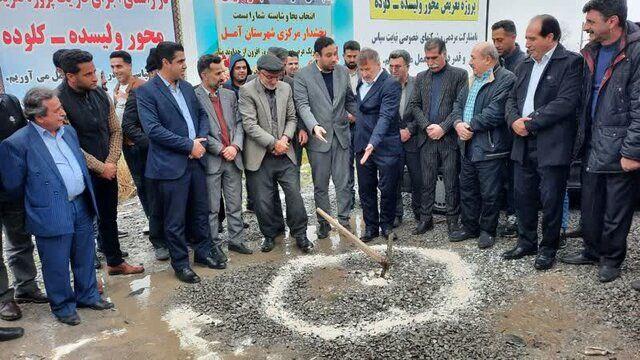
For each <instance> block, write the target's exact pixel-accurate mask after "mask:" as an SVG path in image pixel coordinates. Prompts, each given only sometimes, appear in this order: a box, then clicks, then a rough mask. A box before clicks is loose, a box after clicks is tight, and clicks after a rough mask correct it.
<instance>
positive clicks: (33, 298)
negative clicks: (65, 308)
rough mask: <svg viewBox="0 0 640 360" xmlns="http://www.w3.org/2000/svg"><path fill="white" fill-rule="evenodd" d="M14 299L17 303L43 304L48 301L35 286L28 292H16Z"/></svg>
mask: <svg viewBox="0 0 640 360" xmlns="http://www.w3.org/2000/svg"><path fill="white" fill-rule="evenodd" d="M14 299H15V300H16V302H18V304H24V303H34V304H44V303H48V302H49V299H48V298H47V297H46V296H45V295H44V294H43V293H42V291H41V290H40V289H38V288H36V289H35V290H34V291H33V292H30V293H28V294H16V295H15V296H14Z"/></svg>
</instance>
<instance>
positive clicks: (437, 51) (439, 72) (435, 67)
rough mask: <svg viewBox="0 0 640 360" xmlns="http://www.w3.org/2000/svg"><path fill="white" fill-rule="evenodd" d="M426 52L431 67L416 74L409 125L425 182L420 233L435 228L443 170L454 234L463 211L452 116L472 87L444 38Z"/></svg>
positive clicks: (429, 42) (434, 41)
mask: <svg viewBox="0 0 640 360" xmlns="http://www.w3.org/2000/svg"><path fill="white" fill-rule="evenodd" d="M424 52H425V58H426V61H427V65H428V66H429V70H426V71H423V72H421V73H419V74H418V76H417V77H416V84H415V88H414V91H413V96H412V98H411V102H410V107H411V111H412V114H413V121H412V123H411V124H409V126H408V128H409V129H410V132H411V136H412V137H416V141H417V146H418V147H419V148H420V166H421V167H422V174H423V176H422V180H423V185H424V193H423V195H422V204H421V208H420V224H418V228H417V229H416V232H417V233H422V232H424V231H428V230H430V229H432V228H433V203H434V201H435V192H436V180H437V176H438V172H439V171H442V177H443V180H444V187H445V200H446V202H447V230H448V232H449V234H451V233H452V232H454V231H455V230H457V225H458V215H459V214H460V190H459V189H460V185H459V180H458V174H459V173H460V160H459V155H458V144H457V141H458V140H457V135H456V132H455V131H454V129H453V120H452V119H451V118H449V117H448V116H449V114H450V113H451V112H452V110H453V104H454V102H455V100H456V98H457V97H458V94H459V93H460V92H461V91H462V90H463V89H465V88H466V87H467V86H468V85H467V81H468V75H467V72H466V71H465V70H463V69H459V68H456V67H453V66H451V65H449V64H447V60H446V59H447V48H446V46H445V42H444V41H442V39H439V38H433V39H429V40H427V42H426V43H425V44H424ZM418 230H420V231H418Z"/></svg>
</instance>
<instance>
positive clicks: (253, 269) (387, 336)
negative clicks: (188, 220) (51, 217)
mask: <svg viewBox="0 0 640 360" xmlns="http://www.w3.org/2000/svg"><path fill="white" fill-rule="evenodd" d="M302 183H303V195H304V198H305V203H306V205H307V209H308V213H309V214H310V220H309V222H310V226H309V231H308V234H309V237H310V239H312V240H313V241H314V242H316V245H317V246H316V250H315V255H313V256H314V257H311V256H310V255H303V254H302V253H301V252H300V251H299V250H298V249H297V248H296V246H295V242H292V241H289V239H287V238H284V239H278V241H277V244H278V245H277V247H276V249H275V250H274V251H272V252H271V253H268V254H264V253H260V252H259V251H257V252H256V253H255V254H254V255H238V254H235V253H231V254H230V262H229V267H228V269H226V270H223V271H216V270H209V269H203V268H195V270H196V272H197V273H198V274H199V275H200V276H202V277H203V282H202V283H201V284H198V285H184V284H181V283H179V282H178V281H177V280H176V279H175V278H174V276H173V272H172V271H171V269H170V266H169V264H168V263H166V262H157V261H155V260H154V259H153V252H152V248H151V245H150V244H149V242H148V240H147V238H146V237H145V236H143V235H142V231H143V229H144V227H145V225H146V224H145V222H144V220H143V216H142V211H141V208H140V206H139V204H138V202H137V199H135V198H134V199H131V200H128V201H126V202H124V203H123V204H121V206H120V211H119V216H120V218H119V221H120V227H121V229H122V230H125V231H128V232H129V233H130V235H129V237H127V238H125V239H122V247H123V248H124V249H126V250H128V251H129V253H130V256H129V258H128V259H127V260H128V261H129V262H132V263H142V264H144V266H145V267H146V270H147V271H146V272H145V273H144V274H141V275H136V276H115V277H111V276H108V275H106V274H104V273H103V272H102V271H101V272H100V276H101V277H102V278H103V279H104V282H105V295H106V296H107V297H108V298H109V300H111V301H113V302H114V303H115V304H116V309H115V310H114V311H106V312H96V311H92V310H84V309H81V310H80V311H79V313H80V316H81V318H82V324H81V325H79V326H75V327H69V326H66V325H63V324H60V323H58V322H57V321H55V319H54V318H53V317H52V316H51V314H50V312H49V309H48V306H47V305H32V304H28V305H24V306H23V307H22V309H23V313H24V318H23V319H22V320H20V321H18V322H15V323H8V322H0V326H10V325H14V324H15V325H18V326H23V327H24V328H25V330H26V335H25V336H24V337H23V338H21V339H18V340H15V341H11V342H7V343H0V359H292V358H296V359H313V358H318V359H321V358H336V359H361V358H394V359H395V358H398V359H402V358H460V359H462V358H504V359H513V358H530V359H549V358H563V359H565V358H566V359H580V358H586V357H587V354H592V353H608V354H607V355H604V356H598V357H596V358H603V359H612V358H616V359H638V358H640V293H637V292H634V291H633V290H631V289H630V287H629V283H630V282H631V281H632V280H633V279H634V278H635V277H639V276H640V251H639V250H638V247H639V246H638V239H640V229H638V225H639V224H640V221H639V220H638V219H636V221H634V225H633V228H632V233H631V235H630V237H629V254H628V258H627V261H626V262H625V265H624V268H623V276H622V278H621V279H619V280H617V281H615V282H613V283H611V284H605V285H601V284H599V283H598V282H597V280H596V273H597V271H596V268H594V267H586V268H578V267H571V266H567V265H562V264H558V265H556V267H555V268H554V269H553V270H551V271H547V272H543V273H541V272H537V271H535V270H534V269H533V266H532V262H533V259H532V258H528V259H524V260H519V261H513V262H503V261H502V260H501V259H500V255H501V253H502V252H503V251H504V250H507V249H508V248H510V247H511V246H512V245H513V244H514V240H513V239H499V241H498V243H497V244H496V246H495V247H494V248H492V249H489V250H486V251H481V250H479V249H478V248H477V245H476V244H475V242H474V241H466V242H463V243H457V244H452V243H449V242H448V241H447V239H446V234H445V226H444V224H443V223H442V222H441V221H442V220H443V218H441V217H437V218H436V220H437V221H440V222H439V223H438V224H437V225H436V228H435V230H433V231H431V232H429V233H427V234H426V235H423V236H413V235H411V230H413V228H414V226H415V222H414V221H413V219H410V218H409V217H410V216H406V217H405V222H404V223H403V225H402V226H401V227H400V228H398V229H397V233H398V235H399V240H398V241H397V242H396V244H395V246H396V247H397V248H396V251H395V253H394V259H395V260H394V261H395V266H394V267H392V268H391V270H390V272H389V278H388V279H387V280H381V279H380V278H379V277H377V275H376V274H375V272H376V271H379V266H377V265H376V264H375V263H373V262H372V261H370V260H369V259H368V258H366V257H364V256H363V255H361V253H359V252H357V250H356V249H355V248H354V247H353V246H352V245H350V244H349V242H348V241H347V240H346V239H344V238H341V237H340V236H339V235H338V234H337V233H335V232H332V233H331V237H330V239H325V240H321V241H317V239H316V236H315V224H316V220H315V216H314V215H313V213H312V205H313V199H312V185H311V183H310V179H309V175H308V173H306V172H304V171H303V181H302ZM408 200H409V199H408V198H405V204H407V205H408ZM573 215H574V216H573V217H574V218H575V214H573ZM637 217H638V216H637ZM245 220H246V221H247V222H249V223H250V225H251V227H250V228H249V231H248V232H247V233H246V236H247V239H248V240H249V241H250V245H251V247H252V248H254V249H256V250H257V249H258V248H259V240H260V234H259V231H258V229H257V224H256V221H255V216H254V215H252V214H245ZM573 220H576V219H573ZM351 225H352V227H353V228H354V229H355V232H356V233H359V232H360V230H361V229H362V227H363V225H362V224H361V212H360V211H359V210H356V211H355V212H354V215H353V216H352V219H351ZM374 244H377V245H379V247H378V250H380V251H383V250H384V247H385V246H384V241H383V240H382V239H379V240H377V241H376V242H375V243H374ZM579 244H580V240H572V241H570V242H569V245H568V249H570V250H573V249H574V248H577V247H578V246H579ZM567 251H568V250H567ZM405 320H406V321H405ZM590 348H593V349H590Z"/></svg>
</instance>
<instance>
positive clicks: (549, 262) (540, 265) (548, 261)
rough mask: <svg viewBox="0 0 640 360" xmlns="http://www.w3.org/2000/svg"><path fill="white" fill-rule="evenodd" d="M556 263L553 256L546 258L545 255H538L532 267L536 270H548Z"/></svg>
mask: <svg viewBox="0 0 640 360" xmlns="http://www.w3.org/2000/svg"><path fill="white" fill-rule="evenodd" d="M555 262H556V257H555V256H547V255H542V254H540V255H538V256H537V257H536V261H535V262H534V263H533V267H534V268H535V269H536V270H549V269H551V268H552V267H553V264H555Z"/></svg>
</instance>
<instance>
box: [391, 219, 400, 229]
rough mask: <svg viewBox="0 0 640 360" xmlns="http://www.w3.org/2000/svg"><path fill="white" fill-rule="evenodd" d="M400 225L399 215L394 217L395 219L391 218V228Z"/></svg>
mask: <svg viewBox="0 0 640 360" xmlns="http://www.w3.org/2000/svg"><path fill="white" fill-rule="evenodd" d="M400 225H402V218H401V217H396V218H395V219H393V228H394V229H395V228H397V227H398V226H400Z"/></svg>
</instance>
